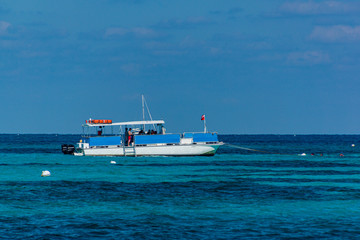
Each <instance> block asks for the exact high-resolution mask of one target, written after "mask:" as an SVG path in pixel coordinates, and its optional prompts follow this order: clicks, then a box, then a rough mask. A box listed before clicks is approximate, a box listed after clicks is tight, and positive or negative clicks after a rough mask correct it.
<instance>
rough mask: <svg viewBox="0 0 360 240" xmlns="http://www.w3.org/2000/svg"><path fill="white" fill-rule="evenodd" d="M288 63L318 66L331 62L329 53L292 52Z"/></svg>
mask: <svg viewBox="0 0 360 240" xmlns="http://www.w3.org/2000/svg"><path fill="white" fill-rule="evenodd" d="M287 61H288V63H291V64H296V65H316V64H324V63H329V62H330V57H329V55H328V54H327V53H322V52H319V51H306V52H292V53H290V54H289V55H288V57H287Z"/></svg>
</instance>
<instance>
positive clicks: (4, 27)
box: [0, 21, 11, 35]
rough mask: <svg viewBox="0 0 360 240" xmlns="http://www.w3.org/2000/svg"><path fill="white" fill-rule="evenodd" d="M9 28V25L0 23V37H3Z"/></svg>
mask: <svg viewBox="0 0 360 240" xmlns="http://www.w3.org/2000/svg"><path fill="white" fill-rule="evenodd" d="M10 26H11V24H10V23H8V22H4V21H0V35H4V34H6V33H7V30H8V28H9V27H10Z"/></svg>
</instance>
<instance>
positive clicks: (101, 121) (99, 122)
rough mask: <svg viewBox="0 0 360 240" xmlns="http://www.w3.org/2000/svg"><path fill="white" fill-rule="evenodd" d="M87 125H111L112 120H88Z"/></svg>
mask: <svg viewBox="0 0 360 240" xmlns="http://www.w3.org/2000/svg"><path fill="white" fill-rule="evenodd" d="M86 123H88V124H111V123H112V120H109V119H92V120H86Z"/></svg>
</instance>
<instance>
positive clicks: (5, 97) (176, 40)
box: [0, 0, 360, 134]
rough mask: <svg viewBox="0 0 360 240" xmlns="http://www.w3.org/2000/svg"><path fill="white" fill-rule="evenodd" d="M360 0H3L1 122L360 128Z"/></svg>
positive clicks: (20, 129)
mask: <svg viewBox="0 0 360 240" xmlns="http://www.w3.org/2000/svg"><path fill="white" fill-rule="evenodd" d="M359 43H360V2H359V1H316V0H313V1H306V0H302V1H286V0H272V1H268V0H251V1H250V0H243V1H238V0H237V1H235V0H234V1H232V0H224V1H215V0H203V1H202V0H193V1H176V0H174V1H160V0H152V1H147V0H134V1H130V0H123V1H120V0H119V1H116V0H102V1H99V0H96V1H95V0H86V1H85V0H78V1H73V0H71V1H70V0H63V1H57V0H56V1H55V0H33V1H28V0H11V1H8V0H6V1H4V0H0V57H1V61H0V83H1V85H0V86H1V88H0V107H1V110H2V114H1V119H0V123H1V124H0V132H2V133H78V132H80V131H81V124H82V123H83V122H84V121H85V119H88V118H89V117H92V118H93V119H94V118H105V119H113V121H128V120H139V119H141V117H142V113H141V94H144V95H145V97H146V99H147V102H148V104H149V107H150V110H151V113H152V115H153V118H155V119H164V120H165V121H166V123H167V129H168V131H170V132H181V131H198V130H202V126H203V125H202V122H201V121H200V117H201V115H202V114H206V118H207V125H208V128H209V130H213V131H217V132H219V133H237V134H252V133H255V134H261V133H265V134H308V133H319V134H323V133H325V134H326V133H328V134H341V133H345V134H357V133H359V132H360V126H359V119H360V109H359V107H358V106H359V102H360V101H359V100H360V95H359V90H360V81H359V76H360V61H359V60H360V54H359V53H360V44H359Z"/></svg>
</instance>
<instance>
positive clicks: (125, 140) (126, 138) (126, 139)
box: [124, 128, 128, 146]
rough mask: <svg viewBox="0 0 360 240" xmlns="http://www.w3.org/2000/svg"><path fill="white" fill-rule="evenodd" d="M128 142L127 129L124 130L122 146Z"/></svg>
mask: <svg viewBox="0 0 360 240" xmlns="http://www.w3.org/2000/svg"><path fill="white" fill-rule="evenodd" d="M127 141H128V128H125V138H124V145H125V146H126V143H127Z"/></svg>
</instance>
